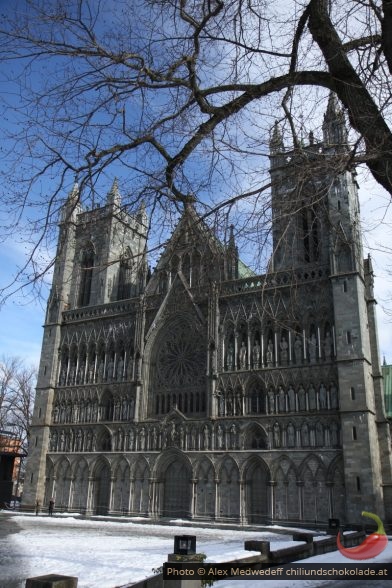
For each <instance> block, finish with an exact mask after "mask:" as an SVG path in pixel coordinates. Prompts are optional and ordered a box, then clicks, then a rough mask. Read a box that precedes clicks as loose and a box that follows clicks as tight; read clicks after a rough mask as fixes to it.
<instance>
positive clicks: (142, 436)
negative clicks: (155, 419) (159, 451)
mask: <svg viewBox="0 0 392 588" xmlns="http://www.w3.org/2000/svg"><path fill="white" fill-rule="evenodd" d="M145 442H146V431H145V429H144V427H142V428H141V429H140V433H139V443H140V449H141V450H142V451H143V450H144V449H145V448H146V447H145Z"/></svg>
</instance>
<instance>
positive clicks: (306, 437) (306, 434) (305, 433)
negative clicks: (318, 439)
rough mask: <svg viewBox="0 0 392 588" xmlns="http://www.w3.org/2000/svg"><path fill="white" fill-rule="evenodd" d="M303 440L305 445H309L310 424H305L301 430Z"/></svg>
mask: <svg viewBox="0 0 392 588" xmlns="http://www.w3.org/2000/svg"><path fill="white" fill-rule="evenodd" d="M301 440H302V446H303V447H309V429H308V425H306V424H305V425H303V427H302V430H301Z"/></svg>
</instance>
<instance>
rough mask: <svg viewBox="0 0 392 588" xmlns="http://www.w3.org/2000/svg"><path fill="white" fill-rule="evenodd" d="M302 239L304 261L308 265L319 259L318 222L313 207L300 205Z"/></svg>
mask: <svg viewBox="0 0 392 588" xmlns="http://www.w3.org/2000/svg"><path fill="white" fill-rule="evenodd" d="M302 207H303V208H302V239H303V253H304V261H305V262H307V263H309V262H312V261H317V260H318V258H319V248H320V243H319V240H320V237H319V221H318V218H317V214H316V211H315V209H314V207H313V206H310V207H307V206H306V205H305V203H302Z"/></svg>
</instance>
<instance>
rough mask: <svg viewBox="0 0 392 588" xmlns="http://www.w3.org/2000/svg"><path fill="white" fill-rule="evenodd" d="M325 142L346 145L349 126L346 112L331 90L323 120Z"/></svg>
mask: <svg viewBox="0 0 392 588" xmlns="http://www.w3.org/2000/svg"><path fill="white" fill-rule="evenodd" d="M323 134H324V143H325V144H326V145H345V144H346V143H347V128H346V120H345V117H344V112H343V110H342V108H341V107H340V105H339V103H338V99H337V97H336V94H335V93H334V92H330V94H329V98H328V106H327V110H326V112H325V115H324V122H323Z"/></svg>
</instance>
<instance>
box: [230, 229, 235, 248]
mask: <svg viewBox="0 0 392 588" xmlns="http://www.w3.org/2000/svg"><path fill="white" fill-rule="evenodd" d="M229 247H230V248H231V249H235V239H234V225H230V235H229Z"/></svg>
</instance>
